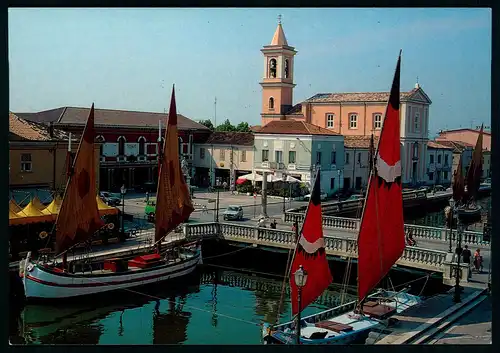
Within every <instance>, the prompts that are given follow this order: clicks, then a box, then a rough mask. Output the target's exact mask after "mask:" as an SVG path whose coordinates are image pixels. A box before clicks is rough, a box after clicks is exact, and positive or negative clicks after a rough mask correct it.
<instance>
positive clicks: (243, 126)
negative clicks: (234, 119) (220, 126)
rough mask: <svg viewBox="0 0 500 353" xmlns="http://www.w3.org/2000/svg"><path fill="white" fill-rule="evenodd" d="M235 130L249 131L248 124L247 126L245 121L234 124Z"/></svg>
mask: <svg viewBox="0 0 500 353" xmlns="http://www.w3.org/2000/svg"><path fill="white" fill-rule="evenodd" d="M236 131H239V132H250V126H248V123H247V122H241V123H239V124H238V126H236Z"/></svg>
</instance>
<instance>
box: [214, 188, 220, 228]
mask: <svg viewBox="0 0 500 353" xmlns="http://www.w3.org/2000/svg"><path fill="white" fill-rule="evenodd" d="M215 186H216V187H217V200H216V202H215V207H216V209H215V210H214V211H215V221H216V222H219V193H220V190H219V188H220V179H216V180H215Z"/></svg>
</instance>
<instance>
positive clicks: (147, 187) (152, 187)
mask: <svg viewBox="0 0 500 353" xmlns="http://www.w3.org/2000/svg"><path fill="white" fill-rule="evenodd" d="M134 189H135V191H137V192H149V193H152V192H156V189H157V184H156V183H155V182H152V181H148V182H146V183H144V184H141V185H136V186H135V187H134Z"/></svg>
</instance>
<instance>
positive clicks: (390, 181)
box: [263, 54, 420, 344]
mask: <svg viewBox="0 0 500 353" xmlns="http://www.w3.org/2000/svg"><path fill="white" fill-rule="evenodd" d="M400 66H401V54H400V56H399V58H398V63H397V66H396V72H395V75H394V80H393V83H392V88H391V92H390V96H389V102H388V104H387V108H386V114H385V119H384V124H383V127H382V131H381V134H380V138H379V143H378V146H377V150H376V151H375V153H374V154H375V158H374V159H375V160H374V163H373V168H372V170H371V174H370V180H369V183H368V190H367V196H366V202H365V206H364V210H363V215H362V217H361V226H360V232H359V237H358V241H357V244H358V300H356V301H353V302H350V303H346V304H344V305H341V306H338V307H335V308H332V309H329V310H325V311H323V312H320V313H318V314H314V315H310V316H307V317H304V318H303V319H301V320H300V322H299V325H300V327H301V329H300V332H301V335H300V337H299V342H300V343H302V344H348V343H353V342H357V341H359V340H360V339H362V338H366V336H367V335H368V333H369V332H370V331H371V330H372V329H374V328H375V327H377V326H379V325H380V324H381V323H386V322H388V318H390V316H392V315H394V314H396V313H400V312H402V311H404V310H406V309H408V308H409V307H411V306H414V305H416V304H418V303H419V302H420V300H419V298H418V297H416V296H413V295H410V294H407V293H405V292H394V291H384V290H378V291H375V293H373V291H374V290H375V289H376V287H377V286H378V285H379V283H380V281H381V280H382V279H383V278H384V277H385V276H386V275H387V274H388V273H389V271H390V269H391V267H392V266H393V265H394V264H395V263H396V261H397V260H398V259H399V258H400V257H401V255H402V254H403V251H404V248H405V234H404V223H403V196H402V186H401V156H400V119H399V103H400V102H399V99H400V91H399V76H400ZM318 184H319V183H318ZM314 193H319V185H318V187H317V188H316V187H315V188H314V190H313V194H314ZM318 196H319V194H318ZM312 200H313V196H311V202H310V203H309V207H308V212H307V213H306V217H305V220H304V227H303V229H302V232H301V233H302V234H300V238H299V241H298V245H297V250H296V254H298V253H299V254H300V252H302V253H306V256H305V259H300V260H299V261H309V262H316V264H315V265H313V266H311V265H310V264H307V265H308V267H309V269H310V270H309V271H311V270H312V271H314V273H310V272H309V271H308V272H309V278H310V279H308V280H307V282H306V284H305V286H304V288H303V289H302V293H307V294H306V305H307V304H308V303H311V302H312V301H314V300H315V299H316V298H317V297H318V296H319V295H321V294H322V292H323V291H324V290H325V289H326V287H327V286H328V285H329V284H330V283H329V279H330V281H331V275H330V273H329V271H328V272H327V271H325V270H324V268H323V267H322V266H323V263H324V258H323V256H322V254H324V240H323V237H322V230H321V224H322V220H321V217H322V215H321V207H319V212H318V211H317V210H316V211H315V212H314V214H316V216H314V214H311V213H310V212H309V209H310V208H311V207H313V208H316V209H317V208H318V207H317V206H318V205H319V199H318V201H317V202H316V205H314V206H313V204H314V202H313V201H312ZM318 215H319V219H315V221H314V222H311V224H312V225H315V227H316V228H315V229H307V228H306V224H307V223H308V222H310V219H309V218H310V217H316V218H318ZM311 234H314V235H316V237H315V238H314V237H311ZM304 245H305V246H304ZM301 247H302V249H301ZM304 250H305V251H304ZM308 256H309V258H308ZM296 259H297V256H295V259H294V264H295V267H298V265H300V263H295V260H296ZM325 259H326V257H325ZM292 266H293V265H292ZM311 275H312V276H311ZM311 277H312V278H311ZM318 278H319V279H318ZM291 282H293V281H291ZM310 282H312V283H310ZM291 286H292V298H291V299H292V308H293V310H292V313H293V314H295V313H296V309H295V308H296V306H295V302H296V301H297V298H296V297H294V296H295V293H294V287H293V285H292V283H291ZM308 286H309V287H308ZM303 308H304V307H301V308H299V312H300V311H301V310H302V309H303ZM295 331H296V323H295V321H290V322H287V323H284V324H280V325H277V326H274V327H272V326H270V325H264V329H263V337H264V341H265V342H266V343H284V344H290V343H292V344H293V343H295V342H297V337H296V335H295Z"/></svg>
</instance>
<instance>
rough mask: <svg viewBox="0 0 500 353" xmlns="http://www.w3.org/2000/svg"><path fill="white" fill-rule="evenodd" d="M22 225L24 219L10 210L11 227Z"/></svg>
mask: <svg viewBox="0 0 500 353" xmlns="http://www.w3.org/2000/svg"><path fill="white" fill-rule="evenodd" d="M21 223H22V218H21V217H19V216H18V215H17V214H16V213H14V212H12V210H10V209H9V226H14V225H17V224H21Z"/></svg>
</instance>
